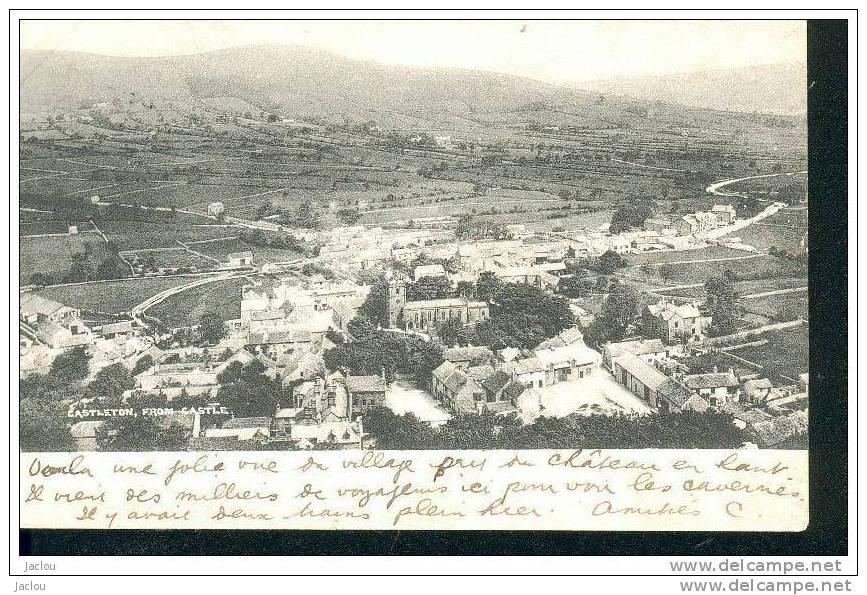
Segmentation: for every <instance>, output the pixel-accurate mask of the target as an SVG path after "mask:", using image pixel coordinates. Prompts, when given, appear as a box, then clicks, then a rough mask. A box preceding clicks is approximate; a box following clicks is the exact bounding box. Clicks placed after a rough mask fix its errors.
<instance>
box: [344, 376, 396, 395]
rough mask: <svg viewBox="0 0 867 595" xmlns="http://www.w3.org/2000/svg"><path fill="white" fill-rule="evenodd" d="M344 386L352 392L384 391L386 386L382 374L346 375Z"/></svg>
mask: <svg viewBox="0 0 867 595" xmlns="http://www.w3.org/2000/svg"><path fill="white" fill-rule="evenodd" d="M346 388H347V390H349V391H350V392H353V393H384V392H385V391H386V389H387V386H386V384H385V380H384V379H383V378H382V376H347V377H346Z"/></svg>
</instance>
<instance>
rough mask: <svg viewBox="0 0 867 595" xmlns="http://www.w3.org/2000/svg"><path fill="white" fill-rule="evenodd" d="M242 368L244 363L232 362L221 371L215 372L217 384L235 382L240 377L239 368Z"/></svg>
mask: <svg viewBox="0 0 867 595" xmlns="http://www.w3.org/2000/svg"><path fill="white" fill-rule="evenodd" d="M243 368H244V364H242V363H241V362H232V363H231V364H229V365H228V366H226V367H225V368H223V371H222V372H220V373H219V374H217V382H218V383H219V384H229V383H232V382H237V381H238V380H239V379H240V378H241V370H242V369H243Z"/></svg>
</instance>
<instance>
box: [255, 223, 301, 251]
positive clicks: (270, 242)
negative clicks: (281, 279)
mask: <svg viewBox="0 0 867 595" xmlns="http://www.w3.org/2000/svg"><path fill="white" fill-rule="evenodd" d="M238 237H240V238H241V240H242V241H244V242H246V243H248V244H251V245H253V246H261V247H263V248H277V249H280V250H292V251H293V252H298V253H299V254H304V253H305V252H306V248H305V246H304V242H302V241H301V240H299V239H298V238H297V237H295V236H293V235H286V234H279V235H269V234H266V233H265V232H264V231H262V230H261V229H254V230H251V231H245V230H240V231H239V232H238Z"/></svg>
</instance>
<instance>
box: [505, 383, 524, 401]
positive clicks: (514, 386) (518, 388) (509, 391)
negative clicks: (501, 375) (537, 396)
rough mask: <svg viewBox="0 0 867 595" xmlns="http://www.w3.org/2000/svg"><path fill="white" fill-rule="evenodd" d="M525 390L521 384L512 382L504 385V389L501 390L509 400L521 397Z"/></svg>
mask: <svg viewBox="0 0 867 595" xmlns="http://www.w3.org/2000/svg"><path fill="white" fill-rule="evenodd" d="M526 388H527V387H525V386H524V385H523V384H522V383H520V382H517V381H514V380H513V381H512V382H510V383H509V384H507V385H506V388H504V389H503V394H504V395H506V396H507V397H509V398H510V399H517V398H518V397H520V396H521V394H523V392H524V391H525V390H526Z"/></svg>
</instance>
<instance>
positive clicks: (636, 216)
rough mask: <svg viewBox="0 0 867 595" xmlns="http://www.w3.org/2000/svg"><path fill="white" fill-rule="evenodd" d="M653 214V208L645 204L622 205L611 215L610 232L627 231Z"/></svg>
mask: <svg viewBox="0 0 867 595" xmlns="http://www.w3.org/2000/svg"><path fill="white" fill-rule="evenodd" d="M652 216H653V209H652V208H651V207H650V205H646V204H630V205H624V206H622V207H620V208H619V209H617V211H616V212H615V213H614V215H612V216H611V226H610V227H609V228H608V230H609V231H610V232H611V233H621V232H624V231H629V230H630V229H632V228H633V227H641V226H642V225H643V224H644V221H645V220H646V219H648V218H650V217H652Z"/></svg>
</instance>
